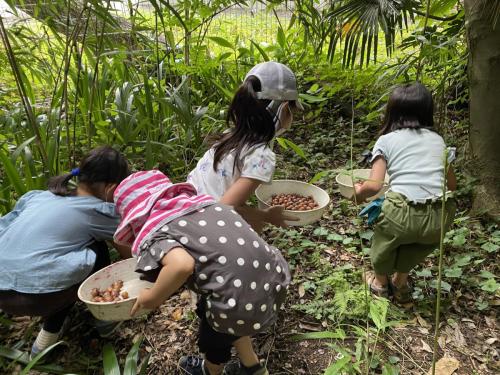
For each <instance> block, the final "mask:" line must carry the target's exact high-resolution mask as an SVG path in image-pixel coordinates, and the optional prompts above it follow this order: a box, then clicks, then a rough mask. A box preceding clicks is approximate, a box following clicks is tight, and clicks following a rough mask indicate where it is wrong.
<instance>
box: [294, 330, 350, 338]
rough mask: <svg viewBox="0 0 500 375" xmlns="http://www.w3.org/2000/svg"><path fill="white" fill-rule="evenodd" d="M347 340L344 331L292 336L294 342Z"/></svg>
mask: <svg viewBox="0 0 500 375" xmlns="http://www.w3.org/2000/svg"><path fill="white" fill-rule="evenodd" d="M345 338H346V334H345V332H344V331H343V330H342V329H340V328H339V329H337V330H336V331H335V332H332V331H323V332H308V333H301V334H298V335H295V336H292V340H296V341H300V340H321V339H340V340H344V339H345Z"/></svg>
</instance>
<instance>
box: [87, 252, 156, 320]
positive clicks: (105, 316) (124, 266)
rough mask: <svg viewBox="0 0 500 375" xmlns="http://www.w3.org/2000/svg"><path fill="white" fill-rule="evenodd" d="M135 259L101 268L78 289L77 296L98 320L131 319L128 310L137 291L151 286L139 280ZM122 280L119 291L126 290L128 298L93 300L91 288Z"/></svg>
mask: <svg viewBox="0 0 500 375" xmlns="http://www.w3.org/2000/svg"><path fill="white" fill-rule="evenodd" d="M136 263H137V260H136V259H135V258H130V259H125V260H122V261H120V262H116V263H113V264H111V265H109V266H108V267H106V268H103V269H102V270H99V271H97V272H96V273H94V274H93V275H91V276H89V277H88V278H87V279H86V280H85V281H84V282H83V283H82V285H80V288H79V289H78V298H80V300H82V301H83V302H85V304H86V305H87V307H88V309H89V310H90V312H91V313H92V315H94V316H95V317H96V318H97V319H100V320H111V321H116V320H127V319H132V317H131V316H130V310H131V309H132V306H134V303H135V301H136V300H137V296H138V295H139V292H140V291H141V290H142V289H144V288H151V287H152V286H153V283H150V282H148V281H144V280H141V279H140V278H139V277H140V274H139V273H137V272H135V266H136ZM118 280H121V281H123V287H122V288H121V292H127V293H128V298H126V299H121V300H118V301H114V302H93V301H92V295H91V292H92V289H94V288H98V289H107V288H109V287H110V286H111V284H113V283H114V282H116V281H118ZM148 312H149V310H139V311H138V312H137V313H136V314H135V316H134V318H135V317H137V316H140V315H143V314H146V313H148Z"/></svg>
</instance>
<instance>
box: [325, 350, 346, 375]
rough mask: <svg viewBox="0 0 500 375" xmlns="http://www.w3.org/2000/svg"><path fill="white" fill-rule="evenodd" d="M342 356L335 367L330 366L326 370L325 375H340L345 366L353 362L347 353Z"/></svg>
mask: <svg viewBox="0 0 500 375" xmlns="http://www.w3.org/2000/svg"><path fill="white" fill-rule="evenodd" d="M339 354H340V353H339ZM341 355H342V356H341V357H340V358H339V359H338V360H337V361H336V362H335V363H334V364H333V365H331V366H329V367H328V368H327V369H326V370H325V373H324V375H339V374H342V373H343V372H342V371H340V370H342V369H343V368H344V367H345V365H347V364H348V363H349V362H351V356H350V355H349V354H347V353H342V354H341Z"/></svg>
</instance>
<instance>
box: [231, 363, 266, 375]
mask: <svg viewBox="0 0 500 375" xmlns="http://www.w3.org/2000/svg"><path fill="white" fill-rule="evenodd" d="M222 375H269V372H268V371H267V369H266V367H265V366H264V365H262V364H260V363H259V364H257V365H255V366H252V367H245V366H243V364H241V362H240V361H233V362H229V363H228V364H227V365H226V366H224V372H223V373H222Z"/></svg>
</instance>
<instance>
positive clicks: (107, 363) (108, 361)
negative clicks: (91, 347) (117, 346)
mask: <svg viewBox="0 0 500 375" xmlns="http://www.w3.org/2000/svg"><path fill="white" fill-rule="evenodd" d="M102 363H103V368H104V375H121V372H120V365H119V364H118V359H117V358H116V353H115V350H114V349H113V347H112V346H111V344H106V345H104V347H103V348H102Z"/></svg>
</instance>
